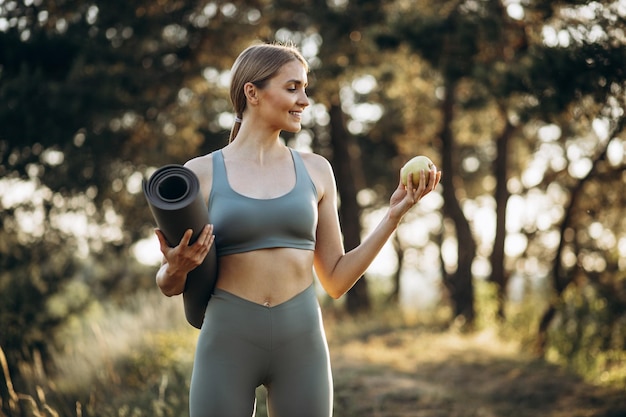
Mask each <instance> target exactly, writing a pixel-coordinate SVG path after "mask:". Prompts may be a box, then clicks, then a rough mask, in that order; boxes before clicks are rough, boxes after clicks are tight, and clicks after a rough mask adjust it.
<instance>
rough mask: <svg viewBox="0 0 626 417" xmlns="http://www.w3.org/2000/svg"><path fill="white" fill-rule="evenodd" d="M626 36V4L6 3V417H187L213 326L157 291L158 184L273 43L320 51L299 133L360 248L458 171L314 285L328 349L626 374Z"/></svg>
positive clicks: (0, 307)
mask: <svg viewBox="0 0 626 417" xmlns="http://www.w3.org/2000/svg"><path fill="white" fill-rule="evenodd" d="M625 30H626V1H624V0H609V1H581V0H570V1H540V0H386V1H383V0H297V1H296V0H246V1H242V0H231V1H222V0H215V1H211V0H150V1H145V0H133V1H128V0H106V1H104V0H47V1H43V0H0V164H1V165H0V348H1V350H0V365H1V369H2V372H0V401H1V408H0V415H2V416H5V415H6V416H27V415H28V416H30V415H60V416H148V415H149V416H184V415H187V390H188V386H189V376H190V371H191V364H192V361H193V352H194V345H195V338H196V337H197V331H196V330H195V329H193V328H191V327H190V326H189V325H188V324H187V323H186V321H185V319H184V315H183V311H182V300H181V298H180V297H174V298H171V299H170V298H166V297H164V296H162V295H161V294H160V293H159V291H158V289H157V288H156V285H155V283H154V275H155V272H156V269H157V267H158V264H159V262H160V252H159V250H158V245H157V241H156V238H155V237H154V233H153V228H154V226H155V225H154V222H153V219H152V217H151V215H150V212H149V209H148V206H147V204H146V202H145V199H144V196H143V194H142V190H141V182H142V180H143V179H144V178H146V177H147V176H149V175H150V174H151V173H152V172H153V171H154V170H155V169H156V168H158V167H159V166H161V165H164V164H167V163H179V164H182V163H184V162H185V161H186V160H188V159H190V158H192V157H194V156H197V155H201V154H205V153H207V152H211V151H213V150H215V149H218V148H220V147H222V146H224V145H225V144H226V143H227V138H228V133H229V130H230V128H231V126H232V124H233V121H234V114H233V113H232V108H231V105H230V101H229V98H228V84H229V76H230V74H229V69H230V67H231V65H232V63H233V61H234V59H235V58H236V56H237V55H238V53H239V52H240V51H241V50H242V49H244V48H245V47H246V46H248V45H250V44H251V43H252V42H258V41H263V42H275V41H279V42H281V41H292V42H295V43H296V44H297V45H298V47H299V48H300V50H301V51H302V53H303V55H304V56H305V57H306V58H307V60H308V61H309V63H310V66H311V73H310V75H309V82H310V86H309V89H308V92H309V95H310V98H311V106H310V107H309V108H308V109H307V110H306V111H305V116H304V119H303V129H302V131H301V132H299V133H297V134H284V135H283V139H284V141H285V143H287V144H288V145H289V146H292V147H294V148H296V149H298V150H301V151H313V152H317V153H320V154H321V155H324V156H325V157H327V158H328V159H329V160H330V161H331V163H332V165H333V167H334V170H335V173H336V176H337V183H338V189H339V194H340V200H341V204H340V207H339V213H340V217H341V221H342V226H343V232H344V239H345V246H346V249H351V248H352V247H354V246H356V245H358V243H359V242H360V239H361V237H362V236H363V235H364V234H366V233H367V232H368V230H369V228H370V227H371V226H372V225H374V224H375V223H376V222H377V221H378V219H379V218H380V216H382V215H383V214H384V212H385V210H386V207H387V204H388V200H389V196H390V195H391V193H392V191H393V189H394V188H395V187H396V186H397V183H398V176H399V169H400V167H401V166H402V165H403V164H404V162H406V161H407V160H408V159H410V158H411V157H412V156H415V155H418V154H423V155H427V156H429V157H430V158H431V159H432V160H433V161H434V162H435V164H436V165H437V166H438V168H439V169H440V170H442V171H443V178H442V183H441V185H440V186H439V188H438V189H437V191H436V192H435V193H432V194H431V195H429V196H428V197H427V198H425V199H424V200H423V201H422V202H421V203H420V204H419V206H418V207H416V208H415V209H414V210H413V211H412V212H410V213H409V214H408V215H407V216H406V218H405V221H404V222H403V224H402V225H401V226H400V227H399V229H398V231H397V233H396V234H395V235H394V236H393V238H392V239H391V240H390V241H389V243H388V245H386V246H385V248H384V249H383V251H382V252H381V254H380V256H379V257H378V258H377V259H376V261H375V262H374V264H373V265H372V267H371V268H370V269H369V270H368V271H367V273H366V275H365V277H364V279H362V280H361V281H359V283H358V284H357V285H356V286H355V287H354V288H353V289H352V290H351V291H350V292H349V293H348V294H347V295H345V296H344V297H342V299H340V300H339V301H331V300H329V299H328V297H326V296H325V295H324V294H323V293H322V291H321V290H320V302H321V303H322V306H323V309H324V311H325V314H326V316H327V325H328V333H329V340H330V342H331V351H333V346H334V343H335V342H336V343H337V344H338V345H339V344H341V343H344V342H345V341H346V340H347V339H346V337H345V335H346V334H353V333H350V332H351V331H352V330H350V331H349V330H346V328H342V327H341V326H342V325H346V324H345V323H349V326H350V329H355V328H359V326H361V328H367V324H368V323H370V324H371V323H373V322H374V321H376V322H377V323H379V327H378V328H379V331H380V328H382V327H384V326H389V329H392V326H399V328H402V329H407V328H409V329H412V328H413V327H412V326H421V327H420V328H421V329H422V330H421V331H425V330H423V329H424V326H428V327H429V328H430V329H431V331H436V332H439V333H441V332H455V334H465V335H471V334H477V333H479V332H484V331H485V329H491V330H492V331H493V332H494V334H495V336H494V338H495V339H498V340H508V341H514V342H516V343H518V346H519V349H520V350H521V351H524V352H525V353H527V354H531V355H532V356H533V357H534V358H538V359H539V360H541V361H545V362H546V363H548V364H552V365H555V366H557V367H558V369H567V370H568V371H571V372H573V373H574V374H575V375H578V376H580V378H582V380H584V381H585V383H588V384H591V385H593V386H608V387H612V388H617V389H624V388H626V272H625V271H626V216H625V203H626V193H625V192H624V191H625V184H626V172H625V167H626V155H625V151H626V135H625V132H624V121H625V115H624V108H625V100H626V91H625V88H626V48H625V43H626V32H625ZM381 318H386V320H382V321H381ZM342 323H344V324H342ZM384 323H386V324H384ZM363 326H364V327H363ZM435 329H436V330H435ZM392 330H393V329H392ZM392 330H389V331H392ZM333 334H338V335H339V334H341V335H344V336H343V337H336V338H333ZM408 334H409V335H410V334H414V333H410V332H409V333H408ZM414 337H415V340H413V339H411V342H410V343H419V341H418V339H419V337H418V336H417V335H416V334H415V335H414ZM495 339H490V340H491V342H490V343H495V342H493V340H495ZM337 349H339V348H337ZM342 381H343V380H342V379H341V378H340V379H339V380H338V385H337V388H336V389H337V392H338V396H339V397H340V398H343V397H342V396H341V393H342V392H344V391H342V390H344V389H345V388H346V387H345V385H342V384H343V382H342ZM346 383H347V382H346ZM262 396H263V393H262V392H260V393H259V398H262ZM357 396H358V394H357ZM354 401H359V399H358V397H357V398H355V399H354ZM262 402H263V401H262V400H261V399H260V400H259V412H258V414H257V415H263V413H264V410H263V409H262V408H263V404H262ZM340 406H341V405H338V406H337V407H340ZM338 415H339V416H342V415H352V414H349V413H348V412H347V411H345V413H344V414H338ZM354 415H357V414H354ZM360 415H368V414H360ZM371 415H374V414H371ZM379 415H386V414H379ZM389 415H392V414H389ZM393 415H396V414H393ZM397 415H400V414H397ZM402 415H417V414H402ZM419 415H422V414H419ZM424 415H425V414H424ZM434 415H435V414H433V416H434ZM448 415H452V414H448ZM457 415H461V414H457ZM467 415H468V416H469V415H479V414H467ZM480 415H484V414H480ZM537 415H539V414H537ZM544 415H547V414H544ZM570 415H574V414H570ZM615 415H616V416H617V415H618V414H615ZM621 415H623V414H621Z"/></svg>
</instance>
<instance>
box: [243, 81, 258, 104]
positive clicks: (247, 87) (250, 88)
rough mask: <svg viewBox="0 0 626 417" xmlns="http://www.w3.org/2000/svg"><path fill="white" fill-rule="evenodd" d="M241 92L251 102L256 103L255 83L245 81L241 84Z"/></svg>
mask: <svg viewBox="0 0 626 417" xmlns="http://www.w3.org/2000/svg"><path fill="white" fill-rule="evenodd" d="M243 93H244V94H245V95H246V99H247V100H248V102H250V103H251V104H256V103H257V102H258V101H259V97H258V93H259V91H258V89H257V87H256V85H254V84H252V83H245V84H244V86H243Z"/></svg>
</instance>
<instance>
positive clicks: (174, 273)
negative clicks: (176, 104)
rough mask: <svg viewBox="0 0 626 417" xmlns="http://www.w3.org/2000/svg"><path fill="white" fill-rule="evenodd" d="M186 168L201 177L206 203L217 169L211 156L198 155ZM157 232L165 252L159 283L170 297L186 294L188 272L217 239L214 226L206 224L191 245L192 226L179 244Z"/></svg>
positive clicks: (157, 230)
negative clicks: (170, 242) (171, 241)
mask: <svg viewBox="0 0 626 417" xmlns="http://www.w3.org/2000/svg"><path fill="white" fill-rule="evenodd" d="M185 167H187V168H189V169H191V170H192V171H193V172H194V173H195V174H196V176H197V177H198V180H199V181H200V192H201V193H202V195H203V197H204V201H205V202H206V201H207V200H208V196H209V193H210V184H211V177H212V175H211V174H212V172H213V164H212V158H211V156H209V155H205V156H201V157H198V158H194V159H192V160H190V161H188V162H187V163H186V164H185ZM155 233H156V235H157V238H158V239H159V245H160V248H161V253H162V254H163V261H162V262H161V267H160V268H159V270H158V271H157V274H156V282H157V285H158V286H159V288H160V289H161V292H162V293H163V294H165V295H167V296H168V297H171V296H173V295H178V294H182V292H183V291H184V289H185V282H186V281H187V274H188V273H189V272H190V271H191V270H193V269H194V268H196V267H197V266H198V265H200V264H201V263H202V261H203V260H204V258H205V257H206V255H207V254H208V253H209V250H210V249H211V246H212V245H213V241H214V239H215V236H214V235H213V225H211V224H208V225H206V226H205V227H204V229H202V232H201V233H200V235H199V236H198V239H197V240H196V242H194V244H193V245H189V240H190V239H191V236H192V234H193V231H192V230H191V229H189V230H187V231H186V232H185V234H184V235H183V237H182V238H181V240H180V242H179V243H178V245H177V246H175V247H170V246H169V245H168V243H167V240H166V239H165V235H163V232H161V231H160V230H159V229H156V230H155Z"/></svg>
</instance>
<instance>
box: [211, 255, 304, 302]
mask: <svg viewBox="0 0 626 417" xmlns="http://www.w3.org/2000/svg"><path fill="white" fill-rule="evenodd" d="M312 282H313V251H308V250H301V249H292V248H272V249H262V250H256V251H252V252H244V253H238V254H234V255H227V256H222V257H220V259H219V275H218V278H217V283H216V287H217V288H220V289H222V290H224V291H228V292H229V293H232V294H235V295H237V296H238V297H241V298H244V299H246V300H249V301H252V302H254V303H257V304H262V305H266V306H268V307H270V306H276V305H278V304H281V303H284V302H285V301H287V300H289V299H291V298H293V297H294V296H296V295H298V294H299V293H301V292H302V291H304V290H305V289H307V288H308V286H309V285H311V283H312Z"/></svg>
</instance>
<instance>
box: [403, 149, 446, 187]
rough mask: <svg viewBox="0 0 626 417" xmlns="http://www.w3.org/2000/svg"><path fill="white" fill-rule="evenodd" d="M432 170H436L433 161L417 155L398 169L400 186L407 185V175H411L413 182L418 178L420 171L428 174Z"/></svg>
mask: <svg viewBox="0 0 626 417" xmlns="http://www.w3.org/2000/svg"><path fill="white" fill-rule="evenodd" d="M432 169H435V170H436V169H437V167H436V166H435V164H434V163H433V161H431V160H430V158H428V157H427V156H423V155H418V156H416V157H414V158H411V159H410V160H409V161H408V162H407V163H406V164H404V166H403V167H402V168H401V169H400V180H401V181H402V185H405V186H406V184H407V177H408V175H409V174H412V175H413V176H412V178H413V181H416V180H417V179H418V178H419V174H420V171H426V172H429V171H431V170H432Z"/></svg>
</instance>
